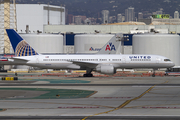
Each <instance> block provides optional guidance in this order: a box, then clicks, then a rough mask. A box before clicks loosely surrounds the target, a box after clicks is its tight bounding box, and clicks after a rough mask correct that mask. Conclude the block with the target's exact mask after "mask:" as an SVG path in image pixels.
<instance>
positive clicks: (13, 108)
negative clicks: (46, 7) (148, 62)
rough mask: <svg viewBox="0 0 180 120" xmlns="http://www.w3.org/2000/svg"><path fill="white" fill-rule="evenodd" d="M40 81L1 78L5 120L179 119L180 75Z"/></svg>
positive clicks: (1, 109)
mask: <svg viewBox="0 0 180 120" xmlns="http://www.w3.org/2000/svg"><path fill="white" fill-rule="evenodd" d="M39 79H40V80H39ZM39 79H38V78H23V77H21V78H20V80H19V81H15V82H14V81H0V93H1V94H0V106H1V107H0V119H83V120H89V119H131V120H132V119H180V115H179V113H180V101H179V100H180V80H179V78H178V77H156V78H151V77H145V78H142V77H139V78H136V77H135V78H133V77H132V78H128V77H105V78H102V77H96V78H61V77H46V78H39ZM43 80H45V81H43ZM50 80H56V82H58V81H60V80H65V81H66V82H67V81H68V80H69V81H71V82H74V81H73V80H76V82H77V80H80V81H81V80H82V82H85V81H90V82H87V83H68V84H67V83H58V84H54V83H50V82H49V81H50ZM80 81H78V82H80ZM61 82H62V81H61ZM53 90H54V91H53ZM68 90H69V91H68ZM2 91H3V92H2ZM12 91H13V92H12ZM64 91H65V92H64ZM8 92H10V93H11V94H10V93H8ZM55 92H56V93H55ZM3 93H4V95H3ZM35 93H36V94H35Z"/></svg>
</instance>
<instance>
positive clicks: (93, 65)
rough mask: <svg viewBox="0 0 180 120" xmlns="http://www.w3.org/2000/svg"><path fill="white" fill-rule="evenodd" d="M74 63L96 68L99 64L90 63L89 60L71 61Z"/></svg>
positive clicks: (83, 66)
mask: <svg viewBox="0 0 180 120" xmlns="http://www.w3.org/2000/svg"><path fill="white" fill-rule="evenodd" d="M71 62H72V63H73V64H76V65H79V66H81V67H82V68H92V69H94V68H95V67H96V66H97V65H98V64H97V63H89V62H80V61H71Z"/></svg>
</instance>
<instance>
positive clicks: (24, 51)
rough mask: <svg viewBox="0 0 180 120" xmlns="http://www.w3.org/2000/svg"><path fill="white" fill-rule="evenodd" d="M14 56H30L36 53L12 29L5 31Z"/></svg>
mask: <svg viewBox="0 0 180 120" xmlns="http://www.w3.org/2000/svg"><path fill="white" fill-rule="evenodd" d="M6 32H7V34H8V37H9V39H10V42H11V45H12V47H13V50H14V52H15V56H32V55H38V53H37V52H36V51H35V50H34V49H33V48H32V47H31V46H30V45H29V44H28V43H27V42H26V41H25V40H23V38H22V37H21V36H20V35H19V34H18V33H17V32H16V31H15V30H13V29H6Z"/></svg>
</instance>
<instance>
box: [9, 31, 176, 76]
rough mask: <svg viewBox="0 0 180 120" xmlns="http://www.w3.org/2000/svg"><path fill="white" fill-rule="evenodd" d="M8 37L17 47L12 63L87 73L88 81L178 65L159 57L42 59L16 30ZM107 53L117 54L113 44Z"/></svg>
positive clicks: (106, 55)
mask: <svg viewBox="0 0 180 120" xmlns="http://www.w3.org/2000/svg"><path fill="white" fill-rule="evenodd" d="M6 31H7V34H8V36H9V39H10V41H11V44H12V46H13V49H14V52H15V55H16V57H13V58H11V59H8V61H11V62H12V63H13V64H21V65H28V66H32V67H39V68H42V69H71V70H86V74H84V77H92V76H93V75H92V74H91V72H92V71H97V72H100V73H102V74H115V73H116V70H117V69H119V68H120V69H133V68H152V69H153V70H154V73H153V77H154V76H155V70H156V69H158V68H171V67H173V66H174V63H173V62H171V60H170V59H168V58H166V57H163V56H159V55H135V54H132V55H117V54H73V55H70V54H67V55H64V54H63V55H61V54H60V55H41V54H38V53H37V52H36V51H35V50H34V49H33V48H32V47H31V46H30V45H29V44H28V43H27V42H26V41H25V40H23V38H22V37H21V36H20V35H19V34H18V33H16V32H15V31H14V30H13V29H7V30H6ZM102 49H105V51H107V52H108V51H111V50H115V49H116V48H115V45H114V44H113V43H110V44H107V45H105V46H104V47H103V48H102Z"/></svg>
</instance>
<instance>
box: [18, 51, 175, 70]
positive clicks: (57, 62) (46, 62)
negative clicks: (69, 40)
mask: <svg viewBox="0 0 180 120" xmlns="http://www.w3.org/2000/svg"><path fill="white" fill-rule="evenodd" d="M15 58H18V59H19V58H20V59H23V60H27V61H28V62H26V65H29V66H33V67H39V68H43V69H77V70H80V69H81V70H83V69H84V70H85V69H86V67H84V66H87V65H89V64H90V66H91V64H92V66H96V67H97V66H101V65H111V66H113V67H114V68H115V69H118V68H153V69H156V68H170V67H173V66H174V63H173V62H172V61H167V60H169V59H168V58H166V57H163V56H158V55H135V54H132V55H117V54H115V55H109V54H106V55H104V54H103V55H101V54H89V55H88V54H86V55H78V54H73V55H35V56H22V57H15ZM17 64H20V63H17ZM23 64H24V63H23Z"/></svg>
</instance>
